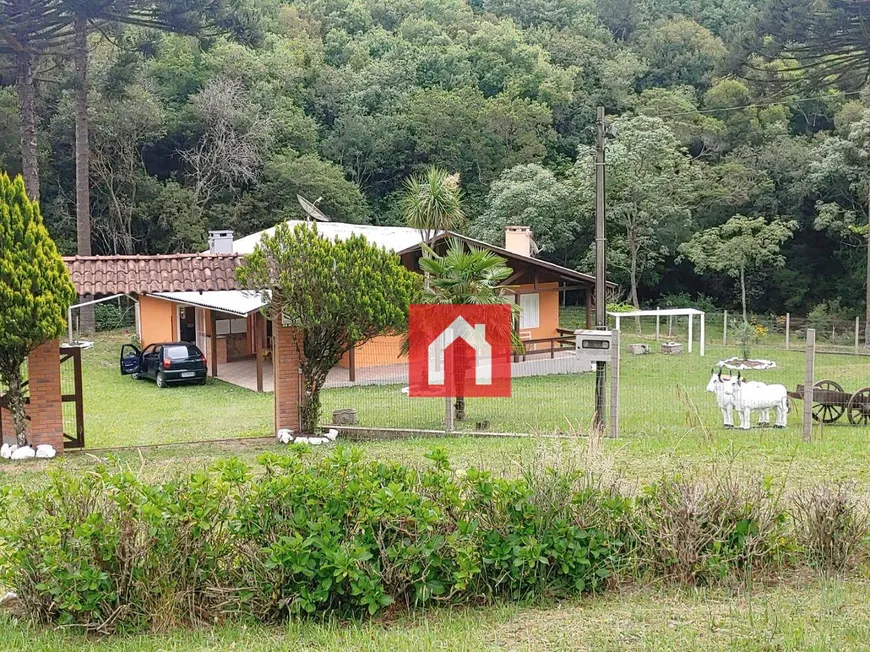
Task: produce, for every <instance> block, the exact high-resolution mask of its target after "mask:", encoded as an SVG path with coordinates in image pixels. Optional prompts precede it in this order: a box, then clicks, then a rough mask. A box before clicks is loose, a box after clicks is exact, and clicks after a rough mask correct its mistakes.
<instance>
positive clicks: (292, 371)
mask: <svg viewBox="0 0 870 652" xmlns="http://www.w3.org/2000/svg"><path fill="white" fill-rule="evenodd" d="M297 336H298V334H297V332H296V331H295V330H294V329H292V328H285V327H284V326H282V325H281V321H280V320H275V321H273V322H272V369H273V371H274V375H275V432H278V431H279V430H281V429H283V428H290V429H291V430H293V431H294V432H299V429H300V421H299V400H300V391H301V390H300V386H301V377H300V375H299V354H298V352H297V351H296V343H295V338H296V337H297Z"/></svg>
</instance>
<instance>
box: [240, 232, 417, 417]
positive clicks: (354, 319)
mask: <svg viewBox="0 0 870 652" xmlns="http://www.w3.org/2000/svg"><path fill="white" fill-rule="evenodd" d="M237 275H238V278H239V282H240V283H241V284H242V286H243V287H245V288H249V289H251V290H252V291H257V292H260V293H261V294H262V295H263V299H264V300H265V301H267V302H269V311H270V317H271V318H272V319H274V320H277V321H278V322H280V323H284V324H286V325H287V326H289V327H291V328H294V329H296V330H298V331H299V333H300V337H299V338H298V340H297V349H298V352H299V357H300V360H301V367H302V373H303V379H304V387H305V401H304V403H303V405H302V426H303V429H304V431H305V432H306V433H309V434H310V433H315V432H316V431H317V430H316V429H317V426H318V424H319V418H320V389H321V388H322V387H323V384H324V383H325V382H326V374H327V373H328V372H329V370H330V369H332V368H333V367H334V366H335V365H337V364H338V362H339V361H340V360H341V358H342V356H343V355H344V354H345V353H347V352H348V351H350V349H351V348H353V347H354V346H356V345H358V344H362V343H364V342H367V341H368V340H370V339H372V338H373V337H375V336H377V335H390V334H397V333H401V332H404V331H405V330H406V329H407V326H408V306H409V305H410V304H411V303H413V302H414V301H415V300H416V299H417V297H418V295H419V291H420V288H419V285H420V283H419V276H417V275H416V274H414V273H412V272H410V271H408V270H407V269H405V268H404V267H403V266H402V264H401V262H399V259H398V257H397V256H395V255H393V254H392V252H387V251H386V250H384V249H381V248H379V247H377V246H375V245H373V244H371V243H369V242H368V240H366V239H365V238H363V237H361V236H356V235H354V236H351V237H350V238H348V239H347V240H332V239H331V238H328V237H326V236H323V235H321V234H320V233H318V231H317V227H316V225H312V226H308V225H305V224H299V225H297V226H296V227H295V228H293V229H291V228H290V227H289V226H288V225H287V224H280V225H279V226H278V227H277V228H276V229H275V233H274V234H273V235H271V236H270V235H268V234H264V236H263V238H262V240H261V241H260V243H259V244H258V245H257V247H256V249H255V250H254V252H253V253H252V254H251V255H249V256H247V257H246V258H245V263H244V265H243V266H241V267H240V268H239V270H238V273H237Z"/></svg>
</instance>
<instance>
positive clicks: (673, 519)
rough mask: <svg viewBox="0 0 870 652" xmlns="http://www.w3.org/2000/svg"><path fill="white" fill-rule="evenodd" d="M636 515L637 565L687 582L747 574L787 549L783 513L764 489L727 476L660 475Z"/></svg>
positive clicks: (641, 569)
mask: <svg viewBox="0 0 870 652" xmlns="http://www.w3.org/2000/svg"><path fill="white" fill-rule="evenodd" d="M635 519H636V520H635V528H634V531H635V538H636V545H637V550H638V557H637V564H638V569H639V570H640V571H641V572H643V573H652V574H654V575H656V576H659V577H665V578H671V579H675V580H677V581H679V582H684V583H688V584H709V583H711V582H715V581H718V580H721V579H724V578H727V577H729V576H733V575H735V574H744V573H748V572H750V571H752V570H754V569H757V568H761V567H765V566H769V565H771V564H775V563H777V562H778V561H779V560H780V559H781V558H782V556H783V555H784V554H785V553H786V552H787V551H788V545H787V543H786V542H787V541H789V537H788V536H787V535H788V529H787V528H788V523H787V518H786V513H785V511H784V510H782V509H781V508H780V507H779V506H778V504H777V501H776V500H775V497H774V496H773V495H772V494H771V493H770V490H769V488H768V487H767V486H765V485H762V484H759V483H755V482H746V481H739V480H736V479H734V478H731V477H729V476H725V477H723V478H720V479H718V480H717V481H716V482H715V483H713V484H700V483H695V482H688V481H685V480H683V479H680V478H668V479H665V480H662V481H661V482H659V483H658V484H655V485H652V486H651V487H648V488H647V489H646V490H645V491H644V493H643V495H642V496H641V498H640V499H639V500H638V504H637V511H636V514H635Z"/></svg>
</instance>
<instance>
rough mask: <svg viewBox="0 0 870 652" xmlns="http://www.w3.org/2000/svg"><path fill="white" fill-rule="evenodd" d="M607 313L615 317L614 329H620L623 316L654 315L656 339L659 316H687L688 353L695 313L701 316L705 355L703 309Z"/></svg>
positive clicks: (658, 331) (703, 341)
mask: <svg viewBox="0 0 870 652" xmlns="http://www.w3.org/2000/svg"><path fill="white" fill-rule="evenodd" d="M607 314H608V315H610V316H611V317H614V318H615V319H616V329H617V330H620V328H619V327H620V321H621V320H622V319H623V318H625V317H655V318H656V339H657V340H658V339H659V335H660V333H661V318H662V317H688V318H689V353H691V352H692V335H693V333H692V328H693V326H694V322H695V315H698V316H699V317H700V318H701V320H700V321H701V351H700V353H701V357H704V355H705V347H706V342H705V337H706V333H705V330H704V311H703V310H697V309H696V308H665V309H664V310H662V309H661V308H656V309H655V310H633V311H632V312H608V313H607Z"/></svg>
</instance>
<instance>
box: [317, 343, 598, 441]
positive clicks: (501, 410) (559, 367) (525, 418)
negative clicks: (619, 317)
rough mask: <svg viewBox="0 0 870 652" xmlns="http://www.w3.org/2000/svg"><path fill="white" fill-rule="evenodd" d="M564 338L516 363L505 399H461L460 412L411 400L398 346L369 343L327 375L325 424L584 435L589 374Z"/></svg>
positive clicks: (446, 403) (445, 403) (434, 401)
mask: <svg viewBox="0 0 870 652" xmlns="http://www.w3.org/2000/svg"><path fill="white" fill-rule="evenodd" d="M563 339H564V341H563V342H561V343H559V344H558V346H557V345H556V344H553V345H550V344H547V345H544V344H543V343H539V345H538V346H536V347H535V346H533V347H529V348H527V349H526V351H525V354H524V355H518V356H515V357H514V360H513V362H512V364H511V375H512V381H511V396H510V397H504V398H480V397H473V398H465V399H464V400H463V401H462V402H461V404H460V406H458V407H457V405H456V399H455V398H452V399H445V398H418V397H411V396H410V394H409V389H408V360H407V357H405V356H403V355H402V354H401V350H400V344H399V342H398V340H397V341H386V342H384V341H378V340H375V341H372V342H369V343H367V344H365V345H363V346H362V347H361V348H360V349H359V350H357V351H356V352H355V355H354V359H353V361H351V360H350V359H349V358H346V359H345V360H343V361H342V363H341V364H340V365H339V366H338V367H336V368H335V369H333V370H332V371H331V372H330V374H329V376H328V378H327V382H326V386H325V388H324V390H323V392H322V398H321V400H322V404H323V408H324V412H323V416H324V421H325V422H326V423H329V424H332V423H337V424H342V425H356V426H359V427H365V428H397V429H407V430H444V429H445V428H451V429H452V430H455V431H461V432H466V431H467V432H481V433H529V432H547V433H577V432H586V431H588V429H589V427H590V426H591V423H592V418H593V415H594V403H593V401H594V374H590V373H586V372H588V371H589V365H588V364H586V365H585V366H584V365H583V364H582V361H580V360H579V359H578V357H577V355H576V350H575V347H574V345H573V340H572V339H571V338H563ZM568 340H571V341H570V343H569V341H568ZM463 404H464V405H463ZM449 412H452V413H453V417H452V424H451V423H450V422H451V418H450V416H449Z"/></svg>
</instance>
